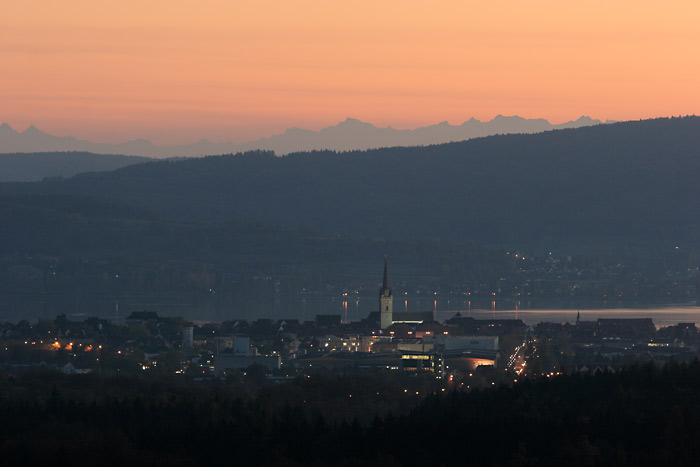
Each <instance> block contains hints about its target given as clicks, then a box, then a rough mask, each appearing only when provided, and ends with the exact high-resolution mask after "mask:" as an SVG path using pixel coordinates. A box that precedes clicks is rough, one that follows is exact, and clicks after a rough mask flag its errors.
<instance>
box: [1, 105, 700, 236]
mask: <svg viewBox="0 0 700 467" xmlns="http://www.w3.org/2000/svg"><path fill="white" fill-rule="evenodd" d="M698 180H700V118H698V117H685V118H672V119H656V120H646V121H639V122H625V123H616V124H611V125H598V126H594V127H586V128H578V129H568V130H559V131H551V132H546V133H540V134H532V135H503V136H492V137H488V138H480V139H473V140H469V141H465V142H460V143H451V144H442V145H436V146H429V147H410V148H390V149H377V150H368V151H355V152H343V153H335V152H329V151H319V152H311V153H294V154H290V155H289V156H287V157H283V158H279V157H275V156H274V155H273V154H272V153H267V152H252V153H247V154H242V155H236V156H217V157H206V158H201V159H187V160H179V161H162V162H153V163H145V164H138V165H133V166H129V167H125V168H122V169H119V170H116V171H113V172H107V173H94V174H83V175H79V176H76V177H73V178H71V179H67V180H46V181H43V182H39V183H30V184H17V183H15V184H7V183H6V184H2V185H0V192H2V193H5V194H14V193H38V194H72V195H85V196H95V197H100V198H105V199H113V200H116V201H119V202H125V203H129V204H133V205H136V206H140V207H143V208H147V209H150V210H153V211H155V212H157V213H159V214H160V215H163V216H166V217H168V218H172V219H179V220H185V221H204V222H222V221H228V220H245V221H261V222H264V223H268V224H276V225H282V226H290V227H300V226H304V227H311V228H314V229H318V230H319V231H321V232H325V233H337V234H341V235H361V236H364V237H384V238H387V237H389V238H446V239H455V240H474V241H479V242H486V243H489V244H517V245H528V246H539V247H542V248H548V247H550V246H556V245H557V244H562V243H568V244H571V243H580V244H593V245H594V244H603V243H604V244H610V243H611V242H615V243H617V244H626V243H628V242H652V243H655V244H661V243H669V244H678V243H687V242H694V243H695V244H697V242H698V240H699V236H698V232H700V230H699V228H700V210H698V206H700V184H699V183H698Z"/></svg>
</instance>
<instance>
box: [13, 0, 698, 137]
mask: <svg viewBox="0 0 700 467" xmlns="http://www.w3.org/2000/svg"><path fill="white" fill-rule="evenodd" d="M699 51H700V2H698V1H697V0H694V1H673V0H669V1H665V2H661V1H658V0H655V1H644V0H635V1H627V0H624V1H620V0H613V1H610V0H606V1H595V0H589V1H586V2H569V1H562V0H555V1H549V0H547V1H545V0H539V1H538V0H531V1H527V2H524V1H520V0H518V1H498V0H494V1H484V0H480V1H465V0H459V1H439V0H438V1H436V0H433V1H411V0H401V1H393V0H392V1H381V0H372V1H365V0H353V1H340V0H323V1H295V0H287V1H284V0H268V1H265V0H255V1H242V0H226V1H218V0H200V1H197V2H194V1H177V0H168V1H155V0H148V1H144V0H139V1H131V0H121V1H118V2H117V1H107V2H96V1H94V0H90V1H82V0H61V1H55V0H51V1H31V0H23V1H21V2H20V1H17V2H11V1H5V2H3V5H2V14H1V15H0V122H7V123H9V124H10V125H12V126H13V127H14V128H16V129H24V128H25V127H26V126H28V125H29V124H31V123H33V124H35V125H37V126H38V127H40V128H41V129H43V130H45V131H48V132H51V133H54V134H59V135H74V136H76V137H80V138H87V139H93V140H97V141H104V142H117V141H123V140H126V139H132V138H137V137H145V138H149V139H151V140H153V141H154V142H157V143H160V144H175V143H182V142H189V141H192V140H195V139H199V138H201V137H207V138H209V139H212V140H215V141H221V140H234V141H238V142H242V141H247V140H252V139H257V138H259V137H262V136H269V135H270V134H273V133H276V132H279V131H282V130H283V129H285V128H287V127H290V126H300V127H305V128H314V129H318V128H321V127H324V126H328V125H331V124H335V123H337V122H338V121H340V120H343V119H345V118H346V117H349V116H350V117H355V118H359V119H361V120H364V121H369V122H372V123H374V124H375V125H379V126H385V125H392V126H394V127H396V128H413V127H416V126H421V125H426V124H433V123H437V122H439V121H442V120H448V121H449V122H450V123H453V124H459V123H462V122H463V121H464V120H466V119H468V118H470V117H476V118H478V119H480V120H489V119H491V118H493V117H494V116H495V115H497V114H504V115H513V114H517V115H521V116H523V117H530V118H534V117H543V118H547V119H549V120H550V121H552V122H553V123H560V122H563V121H567V120H572V119H575V118H577V117H579V116H580V115H590V116H592V117H594V118H600V119H603V120H604V119H615V120H628V119H638V118H647V117H656V116H668V115H686V114H694V113H698V109H700V52H699Z"/></svg>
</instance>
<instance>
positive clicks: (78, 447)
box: [0, 361, 700, 466]
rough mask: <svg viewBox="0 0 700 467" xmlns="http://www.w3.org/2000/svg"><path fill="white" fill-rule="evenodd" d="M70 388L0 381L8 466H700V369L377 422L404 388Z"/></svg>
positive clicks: (545, 384)
mask: <svg viewBox="0 0 700 467" xmlns="http://www.w3.org/2000/svg"><path fill="white" fill-rule="evenodd" d="M62 378H66V377H57V376H50V375H49V376H47V375H46V374H41V373H32V374H28V375H25V376H23V377H10V376H8V375H6V374H5V375H3V376H2V378H0V395H1V396H0V414H2V421H3V423H2V424H0V455H1V456H2V458H3V461H4V464H5V465H48V464H51V465H76V466H77V465H95V464H96V463H99V464H104V465H124V464H127V463H128V464H132V465H135V466H138V465H211V464H212V463H217V464H223V465H310V464H311V465H314V464H315V465H502V466H506V465H518V466H520V465H572V466H578V465H582V466H583V465H618V466H624V465H634V466H640V465H642V466H643V465H696V464H697V458H698V455H700V452H699V451H700V442H699V441H700V364H699V363H698V362H697V361H696V362H693V363H691V364H689V365H679V364H676V363H674V362H671V363H669V364H667V365H666V366H665V367H663V368H657V367H654V366H653V365H645V366H634V367H629V368H627V369H625V370H622V371H620V372H619V373H617V374H613V373H602V374H598V375H595V376H578V375H572V376H560V377H557V378H554V379H544V380H534V381H524V382H521V383H518V384H516V385H513V386H511V387H508V386H501V387H498V388H495V389H490V390H481V391H479V390H477V391H472V392H461V391H450V392H447V393H443V392H441V391H438V392H437V394H435V395H430V396H428V397H425V398H423V397H420V398H418V397H416V398H414V399H412V402H411V403H412V404H415V405H414V408H413V409H411V410H409V411H406V409H405V408H404V409H403V411H399V412H395V411H391V412H386V411H384V412H383V413H377V415H376V416H374V415H372V414H373V413H374V412H375V411H376V408H377V406H376V404H374V402H375V401H374V398H373V392H374V391H375V390H376V389H378V388H379V386H382V384H383V386H382V387H381V390H380V391H384V390H386V391H392V390H395V389H397V388H396V387H394V386H393V385H392V384H390V383H389V384H388V383H387V382H386V380H385V382H384V383H379V382H375V383H373V382H372V380H371V379H369V380H368V379H364V380H355V379H353V378H348V377H340V376H339V377H331V378H329V377H326V378H325V379H324V378H323V377H319V378H320V380H319V381H318V382H315V383H311V382H310V381H306V380H304V378H305V377H303V378H299V379H298V380H296V381H294V382H292V383H286V385H280V386H274V387H271V389H268V390H262V391H260V392H258V393H257V395H251V394H243V393H241V392H240V391H236V390H235V389H228V390H226V389H221V388H219V389H217V388H212V387H199V386H191V385H182V384H178V383H177V382H173V381H170V380H149V381H144V380H139V379H133V378H109V379H101V378H100V377H96V376H89V375H88V376H82V377H72V378H70V379H69V380H66V379H62ZM334 378H338V379H334ZM355 378H356V377H355ZM312 379H313V378H312ZM404 383H405V382H404ZM402 384H403V383H402ZM349 390H358V391H359V392H358V393H356V395H357V396H358V397H359V399H360V400H359V401H358V402H357V403H355V405H353V403H350V402H345V405H347V404H350V405H348V407H349V408H350V409H349V411H347V412H344V413H345V415H344V416H342V417H340V418H339V417H338V416H337V415H336V414H334V413H333V411H334V407H341V405H342V404H340V402H339V401H340V400H341V398H343V400H345V401H349V400H350V399H349V398H348V397H347V392H348V391H349ZM363 391H364V394H362V393H363ZM380 391H377V392H380ZM290 392H291V393H294V394H297V395H298V396H300V397H308V398H309V399H308V403H306V402H304V401H294V400H293V398H290V397H288V396H289V394H290ZM374 397H377V398H379V397H384V398H388V399H399V398H401V397H406V395H405V394H404V393H403V392H401V393H399V394H396V395H393V394H392V395H389V394H382V395H380V396H374ZM312 398H315V400H314V399H312ZM328 401H331V402H333V404H332V405H330V406H327V407H326V406H324V404H325V403H326V402H328Z"/></svg>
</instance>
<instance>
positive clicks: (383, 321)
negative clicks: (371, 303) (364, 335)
mask: <svg viewBox="0 0 700 467" xmlns="http://www.w3.org/2000/svg"><path fill="white" fill-rule="evenodd" d="M379 315H380V317H381V318H380V325H381V328H382V329H386V328H388V327H389V326H391V325H392V323H393V318H394V296H393V295H391V287H389V272H388V271H387V267H386V257H385V258H384V280H383V281H382V288H381V289H379Z"/></svg>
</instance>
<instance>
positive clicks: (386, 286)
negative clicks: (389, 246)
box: [382, 255, 391, 293]
mask: <svg viewBox="0 0 700 467" xmlns="http://www.w3.org/2000/svg"><path fill="white" fill-rule="evenodd" d="M386 290H388V291H389V293H391V287H389V269H388V268H387V264H386V255H385V256H384V280H383V281H382V293H383V292H384V291H386Z"/></svg>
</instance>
